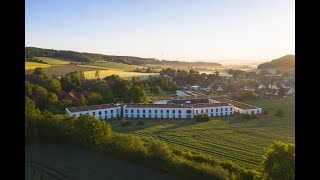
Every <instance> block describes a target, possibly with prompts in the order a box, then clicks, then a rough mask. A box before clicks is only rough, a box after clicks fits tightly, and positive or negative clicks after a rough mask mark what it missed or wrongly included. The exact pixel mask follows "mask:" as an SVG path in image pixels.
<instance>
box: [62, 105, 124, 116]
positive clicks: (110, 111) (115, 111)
mask: <svg viewBox="0 0 320 180" xmlns="http://www.w3.org/2000/svg"><path fill="white" fill-rule="evenodd" d="M68 111H69V110H68V109H66V112H67V115H69V116H73V115H75V116H77V117H79V116H81V115H83V114H89V115H91V116H94V117H96V118H99V119H111V118H116V117H120V116H121V107H114V108H106V109H98V110H90V111H81V112H74V113H70V114H68ZM99 113H100V114H99Z"/></svg>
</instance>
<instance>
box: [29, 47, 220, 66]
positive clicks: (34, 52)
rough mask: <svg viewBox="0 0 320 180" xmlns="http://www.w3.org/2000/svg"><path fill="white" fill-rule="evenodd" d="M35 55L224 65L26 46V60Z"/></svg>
mask: <svg viewBox="0 0 320 180" xmlns="http://www.w3.org/2000/svg"><path fill="white" fill-rule="evenodd" d="M34 57H56V58H64V59H69V60H72V61H78V62H84V63H92V62H96V61H110V62H118V63H124V64H130V65H144V64H162V65H165V64H169V65H183V66H217V67H219V66H222V65H221V64H218V63H209V62H181V61H167V60H157V59H155V58H140V57H134V56H112V55H103V54H94V53H80V52H75V51H66V50H53V49H42V48H36V47H26V48H25V58H26V60H32V59H33V58H34Z"/></svg>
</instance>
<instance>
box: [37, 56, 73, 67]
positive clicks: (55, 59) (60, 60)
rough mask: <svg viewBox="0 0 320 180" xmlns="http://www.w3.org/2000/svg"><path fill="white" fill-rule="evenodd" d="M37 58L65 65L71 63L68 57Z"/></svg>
mask: <svg viewBox="0 0 320 180" xmlns="http://www.w3.org/2000/svg"><path fill="white" fill-rule="evenodd" d="M35 58H36V59H39V60H41V61H43V62H46V63H48V64H50V65H65V64H70V63H71V61H70V60H67V59H61V58H49V57H35Z"/></svg>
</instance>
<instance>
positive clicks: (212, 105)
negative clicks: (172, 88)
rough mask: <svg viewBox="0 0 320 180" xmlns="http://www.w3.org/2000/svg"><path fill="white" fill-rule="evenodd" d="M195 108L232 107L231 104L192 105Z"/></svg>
mask: <svg viewBox="0 0 320 180" xmlns="http://www.w3.org/2000/svg"><path fill="white" fill-rule="evenodd" d="M190 106H192V107H194V108H204V107H219V106H231V104H229V103H199V104H192V105H190Z"/></svg>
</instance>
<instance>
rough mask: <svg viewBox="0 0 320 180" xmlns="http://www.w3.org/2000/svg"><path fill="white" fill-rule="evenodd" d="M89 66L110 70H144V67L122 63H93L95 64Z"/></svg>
mask: <svg viewBox="0 0 320 180" xmlns="http://www.w3.org/2000/svg"><path fill="white" fill-rule="evenodd" d="M90 66H98V67H104V68H112V69H136V68H144V66H137V65H129V64H123V63H116V62H95V63H91V64H90Z"/></svg>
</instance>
